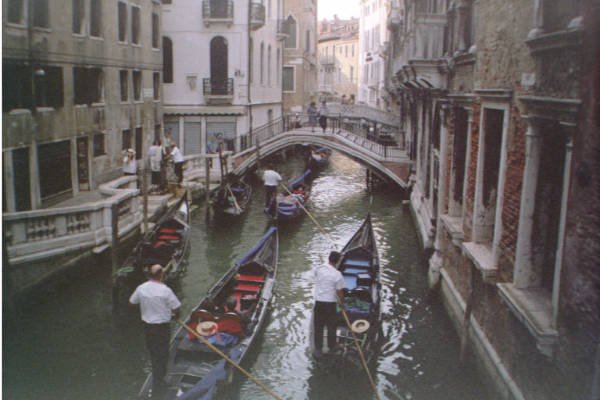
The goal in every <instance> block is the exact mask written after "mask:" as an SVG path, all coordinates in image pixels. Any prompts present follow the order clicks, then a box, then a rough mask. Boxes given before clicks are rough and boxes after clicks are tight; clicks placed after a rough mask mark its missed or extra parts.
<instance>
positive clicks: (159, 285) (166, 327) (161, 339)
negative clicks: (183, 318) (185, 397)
mask: <svg viewBox="0 0 600 400" xmlns="http://www.w3.org/2000/svg"><path fill="white" fill-rule="evenodd" d="M149 275H150V277H149V279H148V281H147V282H145V283H142V284H141V285H140V286H138V287H137V288H136V289H135V291H134V292H133V294H132V295H131V297H130V298H129V302H130V303H131V304H133V305H138V304H139V305H140V313H141V316H142V321H143V322H144V335H145V338H146V347H147V348H148V352H149V353H150V360H151V362H152V390H153V392H154V396H156V395H158V394H160V393H163V391H164V390H165V388H166V383H165V381H164V378H165V375H166V373H167V361H168V359H169V339H170V336H171V328H170V322H171V319H172V318H173V317H178V316H179V309H180V307H181V302H180V301H179V299H178V298H177V296H175V293H173V290H171V288H170V287H168V286H167V285H166V284H165V283H163V282H162V280H163V277H164V271H163V268H162V266H160V265H159V264H155V265H153V266H151V267H150V271H149Z"/></svg>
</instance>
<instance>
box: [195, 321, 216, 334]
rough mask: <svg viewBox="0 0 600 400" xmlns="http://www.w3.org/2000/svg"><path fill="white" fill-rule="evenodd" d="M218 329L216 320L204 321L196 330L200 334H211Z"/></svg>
mask: <svg viewBox="0 0 600 400" xmlns="http://www.w3.org/2000/svg"><path fill="white" fill-rule="evenodd" d="M216 331H217V323H216V322H215V321H202V322H200V323H199V324H198V326H196V332H198V334H199V335H200V336H210V335H212V334H214V333H215V332H216Z"/></svg>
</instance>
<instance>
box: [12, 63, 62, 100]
mask: <svg viewBox="0 0 600 400" xmlns="http://www.w3.org/2000/svg"><path fill="white" fill-rule="evenodd" d="M62 74H63V72H62V68H61V67H49V66H40V67H38V69H37V70H36V73H35V74H34V89H35V105H36V106H37V107H53V108H60V107H62V106H63V104H64V98H63V75H62ZM5 84H6V83H5Z"/></svg>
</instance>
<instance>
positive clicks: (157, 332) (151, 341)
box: [144, 323, 171, 393]
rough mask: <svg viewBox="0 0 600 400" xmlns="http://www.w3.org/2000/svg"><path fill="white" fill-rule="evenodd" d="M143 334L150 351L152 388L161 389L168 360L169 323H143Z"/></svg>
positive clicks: (154, 389) (155, 390)
mask: <svg viewBox="0 0 600 400" xmlns="http://www.w3.org/2000/svg"><path fill="white" fill-rule="evenodd" d="M144 334H145V337H146V348H147V349H148V352H149V353H150V361H151V362H152V390H153V391H154V392H155V393H156V392H157V391H160V390H163V389H164V385H165V381H164V378H165V375H166V374H167V362H168V361H169V339H170V336H171V329H170V325H169V323H166V324H147V323H144Z"/></svg>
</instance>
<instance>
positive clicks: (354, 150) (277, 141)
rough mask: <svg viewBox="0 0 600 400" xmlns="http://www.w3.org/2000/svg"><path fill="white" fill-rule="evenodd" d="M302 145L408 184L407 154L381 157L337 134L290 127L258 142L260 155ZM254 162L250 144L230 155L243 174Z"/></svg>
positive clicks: (255, 159) (253, 151) (238, 170)
mask: <svg viewBox="0 0 600 400" xmlns="http://www.w3.org/2000/svg"><path fill="white" fill-rule="evenodd" d="M302 144H313V145H318V146H323V147H328V148H330V149H332V150H336V151H339V152H340V153H342V154H344V155H346V156H348V157H350V158H353V159H355V160H357V161H358V162H360V163H361V164H364V165H366V166H368V167H369V168H371V169H374V170H376V171H378V172H379V173H380V174H381V175H384V176H386V177H388V178H389V179H390V180H392V181H394V182H395V183H397V184H398V185H399V186H400V187H402V188H404V189H406V188H407V187H408V172H409V171H410V165H411V162H410V160H409V159H408V157H396V158H393V157H384V156H381V155H379V154H376V153H375V152H373V151H370V150H369V149H367V148H365V147H364V146H361V145H360V144H357V143H355V142H354V141H353V140H349V139H348V138H347V137H345V136H344V135H340V134H330V133H329V134H319V133H312V132H309V131H305V130H293V131H288V132H285V133H281V134H279V135H277V136H275V137H272V138H270V139H268V140H265V141H264V142H261V143H260V145H259V154H260V158H264V157H267V156H269V155H272V154H275V153H277V152H279V151H282V150H285V149H287V148H289V147H292V146H296V145H302ZM256 162H257V151H256V146H253V147H251V148H249V149H247V150H245V151H243V152H240V153H238V154H235V155H234V156H233V164H234V170H233V172H234V173H236V174H238V175H242V174H244V173H246V172H248V171H249V170H251V169H252V168H254V167H255V166H256ZM399 171H400V172H399Z"/></svg>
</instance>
